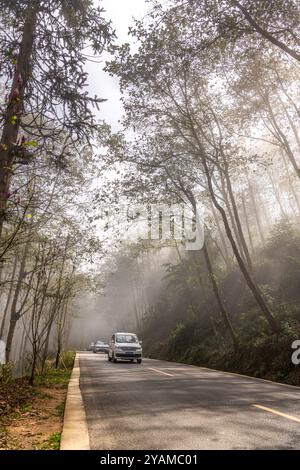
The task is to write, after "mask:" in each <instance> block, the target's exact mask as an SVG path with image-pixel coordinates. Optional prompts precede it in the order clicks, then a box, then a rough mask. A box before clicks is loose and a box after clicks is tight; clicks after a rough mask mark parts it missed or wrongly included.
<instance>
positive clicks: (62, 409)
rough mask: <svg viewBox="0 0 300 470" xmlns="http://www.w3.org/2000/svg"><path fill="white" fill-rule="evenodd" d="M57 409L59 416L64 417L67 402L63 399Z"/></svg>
mask: <svg viewBox="0 0 300 470" xmlns="http://www.w3.org/2000/svg"><path fill="white" fill-rule="evenodd" d="M56 410H57V414H58V416H61V417H62V418H63V416H64V413H65V402H64V401H62V402H61V403H60V404H59V405H57V407H56Z"/></svg>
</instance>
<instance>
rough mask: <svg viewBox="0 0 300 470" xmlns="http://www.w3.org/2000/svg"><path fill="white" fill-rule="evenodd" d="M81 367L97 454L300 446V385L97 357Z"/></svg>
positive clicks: (88, 356)
mask: <svg viewBox="0 0 300 470" xmlns="http://www.w3.org/2000/svg"><path fill="white" fill-rule="evenodd" d="M80 369H81V378H80V387H81V392H82V396H83V401H84V405H85V409H86V414H87V421H88V428H89V434H90V444H91V448H92V449H105V450H111V449H157V450H158V449H187V450H188V449H273V448H275V449H300V388H296V387H291V386H290V387H289V386H284V385H280V384H274V383H271V382H265V381H261V380H256V379H252V378H248V377H243V376H239V375H234V374H227V373H224V372H217V371H213V370H209V369H205V368H200V367H195V366H188V365H183V364H177V363H173V362H166V361H156V360H151V359H144V361H143V364H141V365H139V364H131V363H126V362H122V363H117V364H113V363H110V362H108V361H107V359H106V356H104V355H100V354H99V355H96V354H92V353H80ZM260 407H263V408H260Z"/></svg>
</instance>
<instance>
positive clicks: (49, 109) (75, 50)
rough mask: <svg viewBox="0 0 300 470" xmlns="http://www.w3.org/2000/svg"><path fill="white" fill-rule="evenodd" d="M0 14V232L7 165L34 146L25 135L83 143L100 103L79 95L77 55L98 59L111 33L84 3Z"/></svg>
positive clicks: (7, 8)
mask: <svg viewBox="0 0 300 470" xmlns="http://www.w3.org/2000/svg"><path fill="white" fill-rule="evenodd" d="M0 7H1V8H0V11H1V16H0V21H1V23H2V25H3V26H5V29H3V30H2V32H1V34H0V51H1V52H0V62H1V64H2V65H1V71H0V78H1V79H2V80H4V81H5V83H6V88H7V91H8V93H7V101H6V103H5V104H4V105H3V106H2V109H1V121H0V122H1V127H2V130H1V139H0V232H1V231H2V226H3V221H4V220H5V217H6V208H7V203H8V201H9V198H10V190H9V188H10V181H11V177H12V174H13V171H14V165H15V163H16V161H17V159H18V158H19V157H20V156H21V157H22V160H23V162H24V163H27V162H28V161H29V160H30V158H32V155H31V153H30V152H29V150H28V149H30V146H32V145H33V146H36V145H37V143H36V140H30V137H29V136H33V137H34V139H38V145H39V146H40V147H43V146H45V145H46V144H47V143H48V141H49V140H52V141H53V140H54V139H55V137H57V136H58V135H59V134H61V133H67V135H68V136H69V137H70V138H71V139H72V140H73V141H76V140H80V141H81V142H83V141H84V140H89V139H90V137H91V135H92V133H93V131H94V129H95V122H94V118H93V114H92V112H91V109H90V106H91V105H95V106H98V104H99V103H101V101H103V100H102V99H100V98H98V97H96V96H95V97H90V96H89V95H88V94H87V92H86V91H85V86H86V83H87V74H86V72H85V71H84V69H83V66H84V64H85V62H86V61H87V56H86V54H85V53H84V48H85V47H87V46H88V45H89V46H91V48H92V50H93V52H94V53H101V52H102V51H103V48H104V47H105V45H106V44H108V43H109V42H110V40H111V38H112V32H111V29H110V25H109V23H108V22H107V21H106V20H104V19H103V18H102V12H103V10H102V9H101V8H100V7H93V5H92V2H91V1H90V0H76V1H70V0H52V1H50V2H49V1H38V0H22V1H13V2H11V1H10V0H9V1H8V0H1V2H0ZM21 132H23V133H24V134H23V135H21Z"/></svg>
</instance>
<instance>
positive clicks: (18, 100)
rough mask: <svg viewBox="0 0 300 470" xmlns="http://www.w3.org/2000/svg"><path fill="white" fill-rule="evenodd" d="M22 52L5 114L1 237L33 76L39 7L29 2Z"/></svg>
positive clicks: (0, 182) (1, 148)
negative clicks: (15, 151)
mask: <svg viewBox="0 0 300 470" xmlns="http://www.w3.org/2000/svg"><path fill="white" fill-rule="evenodd" d="M25 15H26V19H25V23H24V27H23V34H22V39H21V43H20V48H19V53H18V56H17V58H16V65H15V71H14V76H13V79H12V85H11V90H10V93H9V97H8V104H7V107H6V110H5V113H4V116H5V118H4V123H3V130H2V135H1V141H0V237H1V235H2V228H3V222H4V220H5V210H6V206H7V200H8V198H9V185H10V179H11V175H12V171H13V170H12V166H13V164H14V159H15V157H14V151H13V150H14V146H15V145H16V144H17V141H18V133H19V129H20V123H21V117H22V114H23V110H24V93H25V91H26V88H27V84H28V80H29V77H30V73H31V57H32V51H33V44H34V34H35V27H36V20H37V6H36V5H35V2H29V5H28V8H27V12H26V13H25Z"/></svg>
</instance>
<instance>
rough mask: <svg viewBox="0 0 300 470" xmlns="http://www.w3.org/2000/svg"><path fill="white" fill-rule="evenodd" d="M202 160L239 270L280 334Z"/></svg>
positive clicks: (202, 158)
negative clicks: (243, 256) (239, 247)
mask: <svg viewBox="0 0 300 470" xmlns="http://www.w3.org/2000/svg"><path fill="white" fill-rule="evenodd" d="M200 158H201V162H202V165H203V168H204V172H205V175H206V179H207V184H208V189H209V193H210V196H211V198H212V202H213V204H214V206H215V208H216V209H217V210H218V211H219V212H220V214H221V217H222V220H223V224H224V227H225V231H226V234H227V237H228V240H229V241H230V244H231V246H232V250H233V253H234V255H235V257H236V260H237V262H238V265H239V268H240V270H241V272H242V274H243V276H244V278H245V281H246V283H247V285H248V287H249V289H250V291H251V292H252V294H253V296H254V298H255V300H256V302H257V304H258V306H259V308H260V310H261V311H262V313H263V314H264V316H265V318H266V320H267V321H268V323H269V325H270V327H271V329H272V331H273V332H274V333H279V332H280V328H279V325H278V324H277V322H276V320H275V318H274V317H273V314H272V313H271V311H270V309H269V307H268V306H267V304H266V302H265V300H264V298H263V296H262V293H261V291H260V289H259V287H258V285H257V284H256V282H255V280H254V279H253V278H252V276H251V274H250V273H249V272H248V270H247V268H246V265H245V263H244V261H243V259H242V257H241V255H240V252H239V250H238V247H237V245H236V243H235V240H234V237H233V235H232V232H231V229H230V225H229V223H228V219H227V216H226V212H225V210H224V209H223V207H222V206H221V205H220V204H219V202H218V200H217V198H216V196H215V192H214V189H213V186H212V179H211V175H210V172H209V168H208V166H207V162H206V159H205V156H203V155H200Z"/></svg>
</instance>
